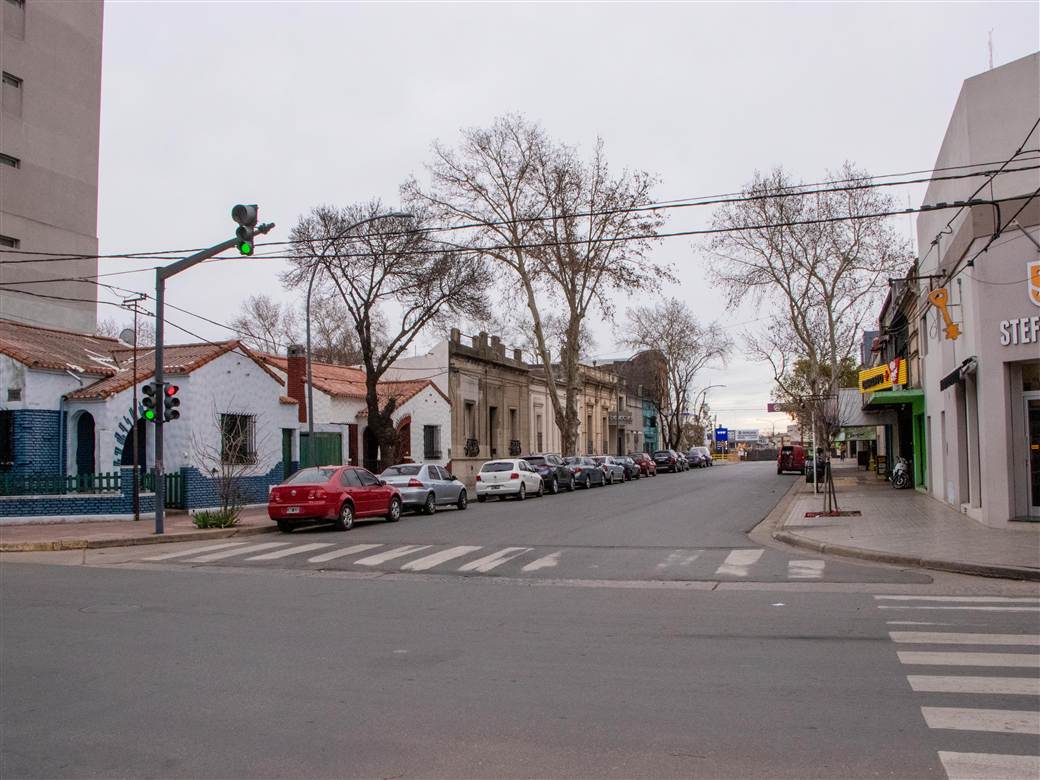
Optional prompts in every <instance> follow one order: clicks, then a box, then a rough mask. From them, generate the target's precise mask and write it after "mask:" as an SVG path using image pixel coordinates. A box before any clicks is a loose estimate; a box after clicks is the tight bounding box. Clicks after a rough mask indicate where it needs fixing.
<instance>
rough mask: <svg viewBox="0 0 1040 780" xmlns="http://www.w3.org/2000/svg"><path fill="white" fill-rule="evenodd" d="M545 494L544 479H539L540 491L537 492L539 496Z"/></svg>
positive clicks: (536, 494)
mask: <svg viewBox="0 0 1040 780" xmlns="http://www.w3.org/2000/svg"><path fill="white" fill-rule="evenodd" d="M544 495H545V483H544V482H542V480H538V492H537V493H535V496H536V497H537V498H541V497H542V496H544Z"/></svg>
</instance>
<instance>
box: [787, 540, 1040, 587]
mask: <svg viewBox="0 0 1040 780" xmlns="http://www.w3.org/2000/svg"><path fill="white" fill-rule="evenodd" d="M772 536H773V538H774V539H776V540H777V541H778V542H783V543H785V544H790V545H792V546H794V547H801V548H803V549H806V550H812V551H813V552H818V553H822V554H825V555H839V556H842V557H844V558H858V559H860V560H864V561H876V562H878V563H889V564H893V565H896V566H915V567H917V568H921V569H935V570H938V571H948V572H953V573H954V574H970V575H972V576H975V577H998V578H1001V579H1011V580H1026V581H1029V582H1040V569H1028V568H1023V567H1020V566H1001V565H998V564H989V563H967V562H963V561H943V560H937V559H934V558H918V557H916V556H913V555H900V554H899V553H889V552H881V551H879V550H867V549H865V548H862V547H845V546H844V545H840V544H825V543H824V542H818V541H816V540H815V539H810V538H808V537H806V536H802V535H801V534H796V533H792V532H791V531H784V530H777V531H773V534H772Z"/></svg>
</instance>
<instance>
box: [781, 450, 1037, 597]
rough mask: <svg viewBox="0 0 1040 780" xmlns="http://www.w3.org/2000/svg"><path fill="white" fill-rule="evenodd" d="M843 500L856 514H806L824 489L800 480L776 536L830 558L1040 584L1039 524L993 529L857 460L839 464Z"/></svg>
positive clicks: (818, 507)
mask: <svg viewBox="0 0 1040 780" xmlns="http://www.w3.org/2000/svg"><path fill="white" fill-rule="evenodd" d="M832 467H833V469H834V471H833V474H834V482H835V488H836V490H837V494H838V504H839V507H840V508H841V509H842V510H859V511H860V512H861V513H862V514H861V515H860V516H854V517H806V516H805V513H806V512H809V511H820V510H821V509H822V508H823V494H822V493H821V494H819V495H816V494H814V493H813V486H812V485H811V484H806V483H805V481H804V478H801V477H799V481H798V484H797V486H795V487H793V488H792V493H793V494H792V495H789V498H788V500H789V502H790V503H789V506H788V507H787V510H786V512H784V513H783V515H782V516H781V518H780V520H779V521H778V523H777V525H776V526H774V528H773V529H772V536H773V538H774V539H776V540H778V541H781V542H785V543H786V544H791V545H795V546H797V547H803V548H806V549H809V550H814V551H816V552H820V553H826V554H830V555H843V556H847V557H852V558H862V559H865V560H872V561H880V562H882V563H891V564H897V565H909V566H919V567H922V568H926V569H939V570H943V571H952V572H957V573H960V574H975V575H980V576H986V577H1006V578H1010V579H1017V580H1034V581H1040V523H1016V524H1015V525H1013V526H1012V527H1011V528H1007V529H1002V528H988V527H986V526H984V525H981V524H980V523H977V522H976V521H974V520H972V519H971V518H970V517H968V516H967V515H964V514H961V513H960V512H958V511H957V510H955V509H953V508H952V507H949V506H947V505H946V504H943V503H942V502H940V501H938V500H936V499H934V498H932V497H931V496H929V495H927V494H924V493H919V492H917V491H915V490H896V489H894V488H893V487H892V485H891V484H890V483H889V482H887V481H884V480H879V479H878V478H877V476H876V475H875V474H874V473H873V472H865V471H863V470H861V469H858V468H857V467H856V466H855V465H854V464H852V463H849V464H839V463H837V462H835V463H834V464H833V466H832Z"/></svg>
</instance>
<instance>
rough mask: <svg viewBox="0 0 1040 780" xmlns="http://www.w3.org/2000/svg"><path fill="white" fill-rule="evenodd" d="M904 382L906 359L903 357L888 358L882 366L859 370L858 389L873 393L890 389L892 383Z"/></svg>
mask: <svg viewBox="0 0 1040 780" xmlns="http://www.w3.org/2000/svg"><path fill="white" fill-rule="evenodd" d="M905 384H906V361H905V360H903V358H896V359H895V360H890V361H888V362H887V363H885V364H884V365H883V366H875V367H874V368H866V369H864V370H863V371H860V372H859V391H860V392H861V393H874V392H877V391H878V390H891V389H892V387H893V386H894V385H905Z"/></svg>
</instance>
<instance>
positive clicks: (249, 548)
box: [187, 542, 289, 563]
mask: <svg viewBox="0 0 1040 780" xmlns="http://www.w3.org/2000/svg"><path fill="white" fill-rule="evenodd" d="M287 544H289V543H288V542H265V543H264V544H248V545H246V546H245V547H238V548H236V549H234V550H222V551H221V552H215V553H210V554H208V555H200V556H199V557H198V558H189V559H188V561H187V562H188V563H210V562H211V561H221V560H224V559H225V558H231V557H233V556H235V555H248V554H249V553H254V552H260V551H261V550H272V549H274V548H275V547H285V546H286V545H287Z"/></svg>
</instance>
